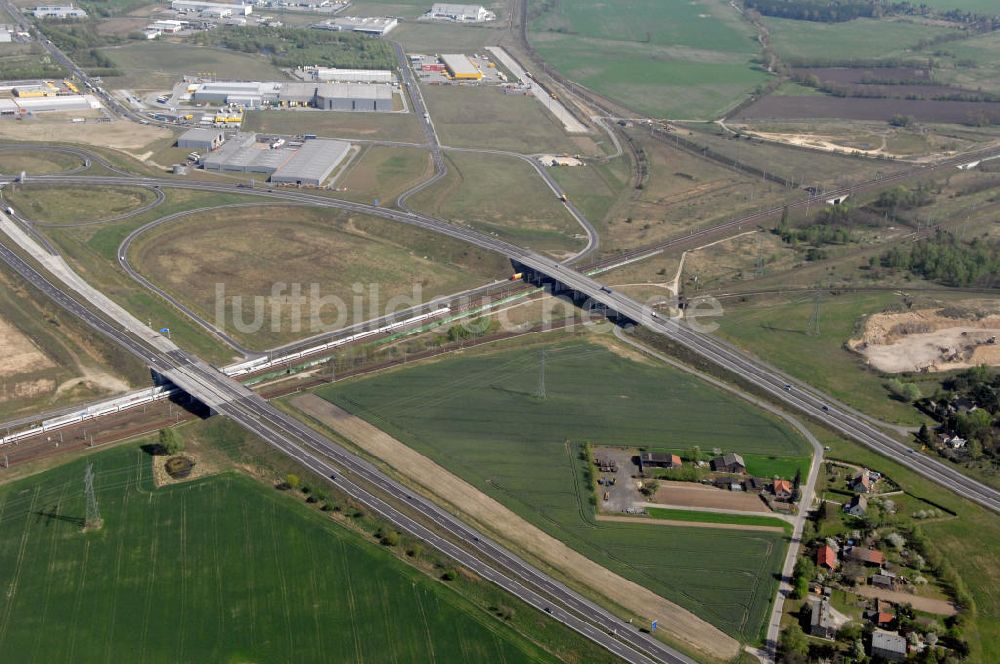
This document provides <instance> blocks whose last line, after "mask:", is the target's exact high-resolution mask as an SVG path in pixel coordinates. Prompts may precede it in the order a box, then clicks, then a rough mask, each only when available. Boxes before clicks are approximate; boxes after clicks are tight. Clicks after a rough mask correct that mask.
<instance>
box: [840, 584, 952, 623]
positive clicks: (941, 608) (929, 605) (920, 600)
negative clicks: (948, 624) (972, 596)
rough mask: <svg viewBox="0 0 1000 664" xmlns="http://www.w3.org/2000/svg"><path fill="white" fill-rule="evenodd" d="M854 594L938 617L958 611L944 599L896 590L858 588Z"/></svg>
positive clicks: (870, 587)
mask: <svg viewBox="0 0 1000 664" xmlns="http://www.w3.org/2000/svg"><path fill="white" fill-rule="evenodd" d="M854 592H855V593H857V594H858V595H862V596H864V597H877V598H879V599H884V600H888V601H890V602H895V603H896V604H904V603H905V604H909V605H910V606H912V607H913V608H914V609H916V610H917V611H926V612H927V613H934V614H937V615H939V616H953V615H955V614H956V613H958V611H957V610H956V609H955V606H954V605H953V604H952V603H951V602H949V601H948V600H945V599H934V598H933V597H921V596H920V595H911V594H910V593H902V592H899V591H898V590H886V589H885V588H875V587H873V586H860V587H858V588H855V589H854Z"/></svg>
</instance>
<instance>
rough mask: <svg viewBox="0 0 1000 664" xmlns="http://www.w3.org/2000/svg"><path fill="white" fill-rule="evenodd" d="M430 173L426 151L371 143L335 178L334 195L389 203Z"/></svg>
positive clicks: (431, 170) (429, 162)
mask: <svg viewBox="0 0 1000 664" xmlns="http://www.w3.org/2000/svg"><path fill="white" fill-rule="evenodd" d="M433 172H434V171H433V167H432V165H431V160H430V153H429V152H428V151H427V150H423V149H420V148H396V147H388V146H383V145H373V146H371V147H370V148H368V149H367V150H365V151H364V152H362V153H361V154H360V155H358V156H357V157H355V159H354V162H353V163H352V164H351V165H350V166H349V167H348V168H347V170H346V171H345V172H344V173H343V175H341V176H340V177H339V178H338V179H337V183H336V187H337V190H338V193H337V196H338V197H342V198H349V199H350V200H352V201H360V202H362V203H371V202H373V201H374V200H375V199H378V200H379V201H380V202H381V204H382V205H390V204H392V203H393V202H394V201H395V200H396V198H397V197H398V196H399V195H400V194H401V193H403V192H404V191H406V190H407V189H409V188H410V187H412V186H414V185H416V184H418V183H420V182H421V181H422V180H423V179H424V178H425V177H429V176H430V175H431V174H432V173H433Z"/></svg>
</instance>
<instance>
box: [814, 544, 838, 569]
mask: <svg viewBox="0 0 1000 664" xmlns="http://www.w3.org/2000/svg"><path fill="white" fill-rule="evenodd" d="M838 564H839V563H838V562H837V552H836V551H834V550H833V547H832V546H830V545H829V544H824V545H823V546H821V547H820V548H819V549H817V550H816V567H825V568H826V569H829V570H835V569H837V565H838Z"/></svg>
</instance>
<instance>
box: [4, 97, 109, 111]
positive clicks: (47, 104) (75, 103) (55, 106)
mask: <svg viewBox="0 0 1000 664" xmlns="http://www.w3.org/2000/svg"><path fill="white" fill-rule="evenodd" d="M96 108H100V104H99V103H98V102H96V101H91V100H90V99H88V98H87V97H85V96H83V95H60V96H58V97H17V98H12V99H0V115H26V114H28V113H44V112H46V111H85V110H91V109H96Z"/></svg>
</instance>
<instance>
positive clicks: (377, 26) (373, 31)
mask: <svg viewBox="0 0 1000 664" xmlns="http://www.w3.org/2000/svg"><path fill="white" fill-rule="evenodd" d="M397 25H399V21H398V20H397V19H394V18H386V17H376V16H366V17H364V18H359V17H357V16H342V17H340V18H335V19H333V20H332V21H323V22H322V23H313V24H312V25H311V26H309V27H311V28H316V29H318V30H335V31H340V30H343V31H344V32H360V33H362V34H366V35H371V36H373V37H384V36H385V35H387V34H389V32H390V31H391V30H392V29H393V28H395V27H396V26H397Z"/></svg>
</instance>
